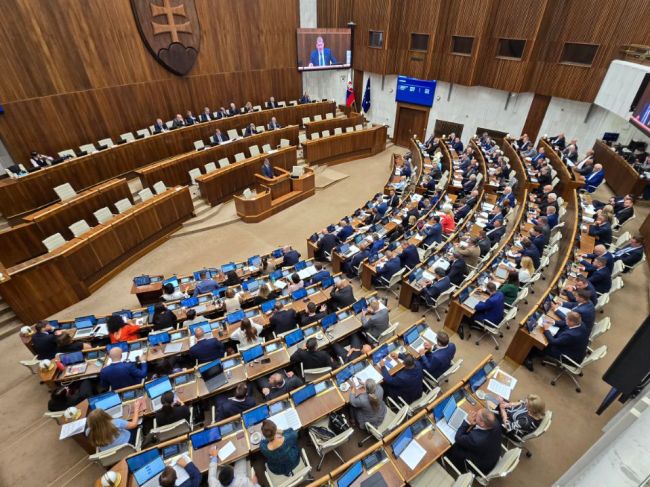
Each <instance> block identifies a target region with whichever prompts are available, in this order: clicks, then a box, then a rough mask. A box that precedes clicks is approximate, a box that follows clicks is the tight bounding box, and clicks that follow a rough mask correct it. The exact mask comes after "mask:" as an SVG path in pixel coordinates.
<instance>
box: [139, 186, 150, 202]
mask: <svg viewBox="0 0 650 487" xmlns="http://www.w3.org/2000/svg"><path fill="white" fill-rule="evenodd" d="M138 196H139V197H140V201H147V200H150V199H151V198H153V192H152V191H151V190H150V189H149V188H144V189H143V190H142V191H140V192H138Z"/></svg>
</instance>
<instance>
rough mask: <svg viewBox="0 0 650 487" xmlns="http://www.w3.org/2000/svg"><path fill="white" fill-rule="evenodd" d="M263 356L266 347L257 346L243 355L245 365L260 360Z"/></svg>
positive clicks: (245, 351)
mask: <svg viewBox="0 0 650 487" xmlns="http://www.w3.org/2000/svg"><path fill="white" fill-rule="evenodd" d="M262 355H264V347H262V345H255V346H254V347H251V348H248V349H246V350H244V351H243V352H242V353H241V356H242V358H243V359H244V362H245V363H248V362H252V361H253V360H256V359H258V358H260V357H261V356H262Z"/></svg>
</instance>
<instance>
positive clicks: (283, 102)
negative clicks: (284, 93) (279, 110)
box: [278, 101, 287, 107]
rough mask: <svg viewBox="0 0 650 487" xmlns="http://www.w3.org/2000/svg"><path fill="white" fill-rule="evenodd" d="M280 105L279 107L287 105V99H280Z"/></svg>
mask: <svg viewBox="0 0 650 487" xmlns="http://www.w3.org/2000/svg"><path fill="white" fill-rule="evenodd" d="M278 106H279V107H286V106H287V102H286V101H279V102H278Z"/></svg>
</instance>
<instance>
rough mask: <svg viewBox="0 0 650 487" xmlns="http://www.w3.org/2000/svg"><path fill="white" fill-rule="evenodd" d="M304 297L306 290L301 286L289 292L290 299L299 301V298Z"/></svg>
mask: <svg viewBox="0 0 650 487" xmlns="http://www.w3.org/2000/svg"><path fill="white" fill-rule="evenodd" d="M306 297H307V290H306V289H305V288H304V287H301V288H300V289H296V290H295V291H294V292H292V293H291V299H293V300H294V301H299V300H300V299H303V298H306Z"/></svg>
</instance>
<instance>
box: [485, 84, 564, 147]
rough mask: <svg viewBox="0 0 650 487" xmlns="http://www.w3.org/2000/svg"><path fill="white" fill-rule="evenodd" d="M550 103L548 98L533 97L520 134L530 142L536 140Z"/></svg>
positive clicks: (541, 96) (543, 96)
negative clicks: (525, 135) (526, 136)
mask: <svg viewBox="0 0 650 487" xmlns="http://www.w3.org/2000/svg"><path fill="white" fill-rule="evenodd" d="M550 103H551V97H550V96H546V95H539V94H535V96H534V97H533V102H532V103H531V105H530V109H529V110H528V116H527V117H526V123H524V128H523V130H522V131H521V133H522V134H528V137H530V140H537V135H538V134H539V129H540V128H541V127H542V122H543V121H544V117H545V116H546V110H547V109H548V105H549V104H550ZM477 132H478V131H477ZM506 145H509V144H506Z"/></svg>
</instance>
